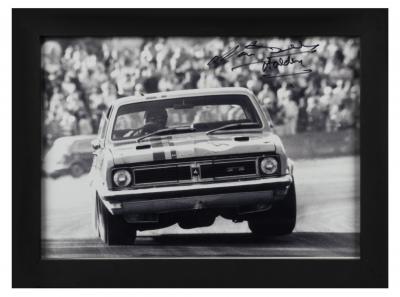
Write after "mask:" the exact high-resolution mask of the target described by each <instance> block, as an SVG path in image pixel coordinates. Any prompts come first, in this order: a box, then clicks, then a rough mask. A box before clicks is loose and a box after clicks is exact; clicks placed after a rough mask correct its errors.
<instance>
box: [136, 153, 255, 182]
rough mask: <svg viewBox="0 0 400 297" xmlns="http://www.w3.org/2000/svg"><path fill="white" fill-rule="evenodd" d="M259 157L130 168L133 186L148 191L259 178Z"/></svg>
mask: <svg viewBox="0 0 400 297" xmlns="http://www.w3.org/2000/svg"><path fill="white" fill-rule="evenodd" d="M259 157H260V156H246V157H236V158H235V157H230V156H229V157H225V158H213V159H205V158H201V159H194V160H190V161H189V160H185V161H184V162H182V163H164V164H157V165H156V164H154V165H150V164H141V165H139V166H137V165H136V166H135V165H133V166H132V172H133V186H134V187H152V186H163V185H174V184H185V183H186V184H190V183H196V182H211V181H223V180H232V179H242V178H256V177H258V176H259V170H258V159H259Z"/></svg>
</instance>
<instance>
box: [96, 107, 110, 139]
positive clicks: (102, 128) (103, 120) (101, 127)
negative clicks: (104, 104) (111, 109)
mask: <svg viewBox="0 0 400 297" xmlns="http://www.w3.org/2000/svg"><path fill="white" fill-rule="evenodd" d="M107 125H108V119H107V117H106V114H104V113H103V116H102V118H101V121H100V125H99V133H98V137H99V138H100V139H104V138H105V136H106V131H107Z"/></svg>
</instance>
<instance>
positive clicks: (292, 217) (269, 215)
mask: <svg viewBox="0 0 400 297" xmlns="http://www.w3.org/2000/svg"><path fill="white" fill-rule="evenodd" d="M248 225H249V228H250V230H251V232H252V233H253V235H255V236H257V237H267V236H279V235H287V234H290V233H292V231H293V229H294V227H295V225H296V188H295V185H294V181H293V183H292V184H291V185H290V187H289V190H288V193H287V194H286V197H285V198H284V199H282V200H281V201H278V202H275V203H274V204H273V205H272V208H271V210H269V211H266V212H263V213H260V214H257V215H255V216H254V217H253V218H250V219H249V220H248Z"/></svg>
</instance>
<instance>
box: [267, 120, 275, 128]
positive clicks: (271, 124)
mask: <svg viewBox="0 0 400 297" xmlns="http://www.w3.org/2000/svg"><path fill="white" fill-rule="evenodd" d="M268 124H269V127H270V128H271V129H272V128H274V124H273V123H272V122H271V121H269V122H268Z"/></svg>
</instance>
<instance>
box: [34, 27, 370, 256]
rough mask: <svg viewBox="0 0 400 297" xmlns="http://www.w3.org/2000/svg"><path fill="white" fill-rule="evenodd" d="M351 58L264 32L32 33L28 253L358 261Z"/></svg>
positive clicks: (356, 101)
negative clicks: (35, 144) (36, 110)
mask: <svg viewBox="0 0 400 297" xmlns="http://www.w3.org/2000/svg"><path fill="white" fill-rule="evenodd" d="M250 33H251V32H250ZM361 54H362V53H361V48H360V38H358V37H348V36H297V37H291V36H271V35H269V34H268V32H267V31H266V34H265V36H264V37H259V36H257V37H252V36H251V34H249V35H248V36H243V37H227V36H217V35H216V36H207V37H201V36H199V37H193V36H190V37H186V36H181V37H179V36H174V37H163V36H154V37H140V36H124V37H120V36H110V37H91V36H87V37H85V36H83V37H46V38H43V39H42V43H41V94H42V98H41V99H42V192H41V193H42V194H41V200H42V206H41V209H42V213H41V249H42V258H43V259H131V258H132V259H137V258H139V259H147V258H154V259H156V258H182V259H183V258H203V259H206V258H288V259H291V258H295V259H298V258H300V259H301V258H310V259H312V258H318V259H321V258H322V259H324V258H328V259H330V258H332V259H359V258H360V156H359V152H360V137H359V134H360V133H359V132H360V128H361V129H362V127H361V125H360V104H362V102H363V99H362V94H361V91H360V90H361V80H360V76H361V71H362V69H361V62H360V56H361Z"/></svg>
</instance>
